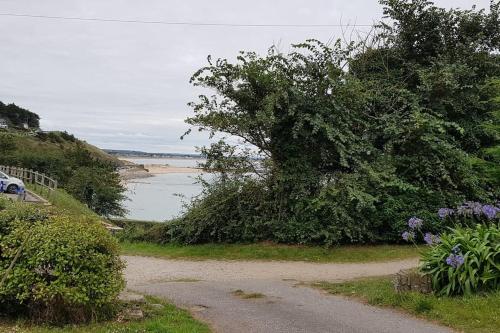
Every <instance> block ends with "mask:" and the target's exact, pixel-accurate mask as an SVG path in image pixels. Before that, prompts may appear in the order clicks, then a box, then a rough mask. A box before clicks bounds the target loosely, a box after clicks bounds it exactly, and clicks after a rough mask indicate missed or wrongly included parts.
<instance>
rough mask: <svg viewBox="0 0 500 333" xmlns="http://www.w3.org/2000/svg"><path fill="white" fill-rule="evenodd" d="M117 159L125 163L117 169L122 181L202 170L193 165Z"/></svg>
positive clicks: (200, 171) (199, 171)
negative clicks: (143, 162)
mask: <svg viewBox="0 0 500 333" xmlns="http://www.w3.org/2000/svg"><path fill="white" fill-rule="evenodd" d="M119 159H120V160H121V161H123V162H124V163H125V165H124V166H123V167H122V168H120V170H119V174H120V176H121V178H122V179H123V180H124V181H128V180H132V179H142V178H149V177H154V176H156V175H164V174H172V173H179V174H185V173H202V172H203V170H202V169H200V168H194V167H178V166H170V165H166V164H136V163H134V162H131V161H129V160H126V159H124V158H123V157H119Z"/></svg>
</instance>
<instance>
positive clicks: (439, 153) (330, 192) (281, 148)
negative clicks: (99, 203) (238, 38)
mask: <svg viewBox="0 0 500 333" xmlns="http://www.w3.org/2000/svg"><path fill="white" fill-rule="evenodd" d="M381 3H382V5H384V13H385V14H386V15H387V17H388V19H389V20H391V21H390V22H391V23H390V24H381V25H380V26H379V27H378V30H377V31H376V32H375V34H374V36H372V37H373V38H372V40H371V41H369V42H365V43H354V42H353V43H348V44H347V45H344V44H342V43H341V42H340V41H337V42H336V43H333V44H332V46H329V45H325V44H323V43H321V42H319V41H316V40H308V41H306V42H304V43H301V44H297V45H293V46H292V48H291V51H290V52H289V53H286V54H285V53H282V52H279V51H278V50H277V49H276V48H271V49H270V50H269V52H268V53H267V54H266V55H264V56H259V55H257V54H256V53H253V52H240V54H239V55H238V57H237V61H235V62H229V61H228V60H225V59H217V60H212V59H211V58H210V57H209V58H208V66H206V67H204V68H202V69H200V70H199V71H198V72H196V73H195V74H194V75H193V77H192V79H191V82H192V83H193V84H194V85H195V86H198V87H203V88H207V89H210V90H212V91H214V92H215V94H210V95H201V96H200V98H199V100H198V101H197V102H193V103H191V106H192V107H193V110H194V115H193V116H192V117H190V118H188V120H187V122H188V123H189V124H191V125H193V126H196V127H198V128H200V129H201V130H207V131H209V132H210V133H211V134H212V135H214V134H215V133H219V132H222V133H223V134H226V135H231V136H236V137H238V138H240V139H241V140H243V141H244V142H245V143H246V144H247V147H248V146H250V147H252V148H250V149H239V148H238V147H235V146H232V145H230V144H229V143H227V142H225V141H224V140H222V141H219V142H216V143H214V144H213V145H212V146H211V147H208V148H203V149H202V153H203V154H204V155H206V157H207V163H206V164H205V169H206V170H209V171H216V172H218V174H219V175H220V177H219V179H217V180H216V181H215V182H213V183H212V184H205V186H206V187H207V189H206V190H205V192H204V194H203V195H202V196H201V197H199V198H198V199H197V200H196V201H195V202H194V203H193V204H192V205H191V206H190V207H189V210H188V212H187V213H186V214H185V215H184V216H183V217H181V218H180V219H179V220H177V221H175V222H174V223H172V224H171V225H170V227H171V228H170V230H166V231H165V233H164V239H165V240H167V239H169V237H170V239H174V240H179V241H183V242H187V243H193V242H209V241H215V242H240V241H256V240H263V239H268V240H274V241H280V242H289V243H317V244H325V245H332V244H337V243H350V242H373V241H396V240H397V239H398V235H399V234H400V232H401V231H402V230H403V228H404V223H405V221H406V220H407V219H408V218H409V217H410V214H415V213H418V214H419V216H422V217H424V218H426V219H427V218H428V219H429V221H432V222H433V224H432V225H433V228H434V229H435V230H433V231H440V230H442V229H443V227H444V226H443V224H442V222H441V221H440V220H438V219H437V218H436V217H435V216H433V214H434V213H435V212H436V211H437V209H438V208H439V207H440V206H441V207H446V206H455V205H456V204H458V203H460V202H463V201H465V200H474V201H483V202H490V201H495V200H496V199H497V198H498V195H499V192H498V188H499V187H498V186H496V185H497V184H498V179H499V178H498V177H496V175H497V173H498V163H497V161H496V157H495V154H496V152H497V150H498V133H499V132H498V130H499V128H498V126H497V121H496V120H494V119H495V115H496V110H498V107H497V106H496V103H495V102H494V101H495V100H496V99H497V98H498V96H499V95H500V93H499V91H500V89H499V85H498V84H496V83H495V82H497V81H498V77H499V75H500V61H499V59H500V58H499V57H498V52H499V47H500V43H499V41H500V29H499V28H498V27H499V25H498V21H499V16H500V5H498V4H495V3H492V5H491V8H490V12H489V13H486V12H485V11H477V10H455V9H453V10H449V11H446V10H444V9H441V8H438V7H436V6H434V5H433V4H432V3H431V2H428V1H424V0H416V1H411V2H409V1H403V0H383V1H381ZM255 157H259V158H258V159H256V158H255ZM248 172H253V173H254V174H255V177H254V179H251V180H249V177H248V174H247V173H248Z"/></svg>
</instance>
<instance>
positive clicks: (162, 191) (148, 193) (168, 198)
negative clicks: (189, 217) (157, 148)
mask: <svg viewBox="0 0 500 333" xmlns="http://www.w3.org/2000/svg"><path fill="white" fill-rule="evenodd" d="M127 160H129V161H131V162H134V163H136V164H161V165H170V166H175V167H195V166H197V162H199V161H197V160H194V159H127ZM199 175H200V174H199V173H169V174H164V175H156V176H154V177H149V178H143V179H133V180H131V181H129V182H128V183H127V193H126V195H127V198H128V199H127V200H125V202H124V206H125V208H126V209H127V210H128V211H129V212H128V214H127V216H126V218H128V219H137V220H147V221H165V220H167V219H171V218H174V217H176V216H179V215H180V214H181V213H182V209H183V202H185V201H189V199H191V198H192V197H193V196H195V195H198V194H199V193H200V192H201V186H200V185H199V184H197V183H196V179H195V178H196V177H197V176H199ZM203 177H205V178H207V177H209V176H208V175H204V176H203Z"/></svg>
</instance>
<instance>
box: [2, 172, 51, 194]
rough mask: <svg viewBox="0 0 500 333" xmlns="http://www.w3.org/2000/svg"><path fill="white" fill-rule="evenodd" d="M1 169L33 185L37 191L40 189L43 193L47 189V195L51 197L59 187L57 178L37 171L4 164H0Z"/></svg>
mask: <svg viewBox="0 0 500 333" xmlns="http://www.w3.org/2000/svg"><path fill="white" fill-rule="evenodd" d="M0 171H2V172H3V173H5V174H7V175H9V176H11V177H16V178H19V179H21V180H22V181H23V182H24V183H25V184H31V185H33V187H34V188H35V191H37V190H38V191H39V192H41V194H42V195H43V193H44V191H46V193H47V197H50V196H51V195H52V193H53V192H54V191H55V190H56V189H57V180H55V179H52V178H50V177H48V176H46V175H45V174H43V173H40V172H37V171H33V170H29V169H24V168H17V167H9V166H4V165H0Z"/></svg>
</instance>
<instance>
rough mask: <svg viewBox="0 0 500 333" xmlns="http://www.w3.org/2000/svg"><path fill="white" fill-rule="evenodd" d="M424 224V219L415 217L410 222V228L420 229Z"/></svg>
mask: <svg viewBox="0 0 500 333" xmlns="http://www.w3.org/2000/svg"><path fill="white" fill-rule="evenodd" d="M423 223H424V221H422V219H419V218H418V217H415V216H413V217H412V218H410V219H409V220H408V226H409V227H410V229H420V228H421V227H422V224H423Z"/></svg>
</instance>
